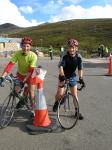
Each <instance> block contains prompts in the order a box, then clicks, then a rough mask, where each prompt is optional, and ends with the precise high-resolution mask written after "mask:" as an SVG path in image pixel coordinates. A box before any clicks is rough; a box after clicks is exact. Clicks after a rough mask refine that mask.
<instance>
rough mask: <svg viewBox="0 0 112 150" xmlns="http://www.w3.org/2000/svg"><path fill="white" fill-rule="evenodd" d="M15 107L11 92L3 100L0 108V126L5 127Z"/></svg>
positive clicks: (14, 99)
mask: <svg viewBox="0 0 112 150" xmlns="http://www.w3.org/2000/svg"><path fill="white" fill-rule="evenodd" d="M15 107H16V98H15V97H14V96H12V95H11V94H10V95H8V96H7V97H6V99H5V100H4V102H3V104H2V106H1V110H0V126H1V128H5V127H7V126H8V125H9V124H10V122H11V120H12V118H13V115H14V112H15Z"/></svg>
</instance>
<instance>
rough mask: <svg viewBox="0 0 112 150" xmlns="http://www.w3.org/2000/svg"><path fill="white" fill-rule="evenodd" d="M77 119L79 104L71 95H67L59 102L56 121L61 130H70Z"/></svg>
mask: <svg viewBox="0 0 112 150" xmlns="http://www.w3.org/2000/svg"><path fill="white" fill-rule="evenodd" d="M74 103H75V105H74ZM78 117H79V103H78V101H77V99H76V98H75V97H74V96H72V94H71V93H67V94H66V95H65V96H64V98H62V99H61V100H60V101H59V105H58V121H59V123H60V125H61V127H62V128H64V129H72V128H73V127H74V126H75V125H76V123H77V121H78Z"/></svg>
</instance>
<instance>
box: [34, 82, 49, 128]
mask: <svg viewBox="0 0 112 150" xmlns="http://www.w3.org/2000/svg"><path fill="white" fill-rule="evenodd" d="M50 124H51V120H50V118H49V115H48V109H47V105H46V99H45V96H44V92H43V82H41V83H38V89H37V97H36V102H35V117H34V121H33V125H34V126H41V127H46V126H49V125H50Z"/></svg>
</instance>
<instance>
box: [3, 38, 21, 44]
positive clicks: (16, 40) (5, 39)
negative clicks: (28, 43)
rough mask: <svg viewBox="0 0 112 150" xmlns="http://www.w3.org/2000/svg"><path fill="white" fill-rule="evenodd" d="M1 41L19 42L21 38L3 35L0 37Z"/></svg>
mask: <svg viewBox="0 0 112 150" xmlns="http://www.w3.org/2000/svg"><path fill="white" fill-rule="evenodd" d="M3 42H5V43H6V42H12V43H20V42H21V38H4V37H0V43H3Z"/></svg>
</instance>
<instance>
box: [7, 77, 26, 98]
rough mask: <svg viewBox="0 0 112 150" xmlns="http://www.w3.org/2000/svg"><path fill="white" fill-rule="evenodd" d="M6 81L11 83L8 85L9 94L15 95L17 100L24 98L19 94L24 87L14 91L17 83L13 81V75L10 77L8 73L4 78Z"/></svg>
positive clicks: (14, 79)
mask: <svg viewBox="0 0 112 150" xmlns="http://www.w3.org/2000/svg"><path fill="white" fill-rule="evenodd" d="M5 80H6V81H9V82H10V83H11V86H10V91H11V92H10V95H12V96H15V97H16V98H18V99H19V100H21V99H24V98H23V96H21V93H22V91H24V88H22V89H20V91H19V92H17V91H16V87H17V85H15V82H16V80H17V79H16V78H14V77H11V76H10V75H8V76H7V77H6V78H5Z"/></svg>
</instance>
